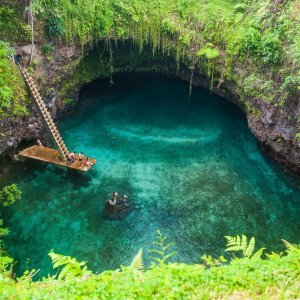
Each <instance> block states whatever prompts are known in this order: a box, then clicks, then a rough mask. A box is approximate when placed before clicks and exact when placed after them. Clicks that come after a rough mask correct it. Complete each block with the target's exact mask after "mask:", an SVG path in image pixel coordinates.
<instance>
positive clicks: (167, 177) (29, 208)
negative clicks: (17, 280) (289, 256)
mask: <svg viewBox="0 0 300 300" xmlns="http://www.w3.org/2000/svg"><path fill="white" fill-rule="evenodd" d="M81 98H82V99H81V101H80V104H79V106H78V108H77V109H76V111H75V112H74V113H72V115H70V116H68V117H66V118H64V119H63V120H62V121H61V122H59V123H58V126H59V128H60V130H61V132H62V135H63V137H64V139H65V141H66V144H67V145H68V147H69V148H70V149H74V150H76V151H77V152H79V151H83V152H84V154H85V155H88V156H92V157H94V158H96V159H97V164H96V165H95V167H94V168H93V169H92V170H91V171H90V172H89V173H88V174H79V173H76V172H72V171H68V170H66V169H64V168H61V167H57V166H52V165H47V164H44V163H40V162H35V161H31V160H27V161H25V162H17V163H14V164H13V166H12V168H11V170H10V172H9V173H8V174H6V175H5V179H3V178H2V184H5V183H12V182H16V183H18V185H19V186H20V188H21V190H22V193H23V197H22V200H20V201H18V202H17V203H15V204H14V205H13V206H11V207H9V208H6V209H5V211H4V219H5V224H6V225H7V226H8V227H9V228H10V229H11V234H10V235H9V237H8V238H7V239H6V245H7V248H8V250H9V253H10V254H11V256H12V257H14V258H15V259H16V260H17V261H19V263H18V265H17V267H16V268H17V269H16V270H18V271H19V272H20V271H22V270H24V269H25V268H26V267H29V268H36V269H38V268H41V271H40V275H44V274H47V273H48V272H50V273H51V272H53V271H52V267H51V262H50V259H49V257H48V256H47V253H48V252H49V251H50V250H51V249H54V250H55V251H56V252H58V253H62V254H64V255H71V256H75V257H76V258H77V259H78V260H84V261H87V262H88V266H89V267H90V268H91V269H92V270H94V271H102V270H104V269H108V268H117V267H119V266H120V265H121V264H128V263H129V262H130V261H131V260H132V258H133V257H134V256H135V254H136V253H137V251H138V249H139V248H143V250H144V253H145V258H146V262H148V260H147V257H148V253H147V251H148V250H149V249H150V248H151V247H152V244H151V243H152V241H153V240H154V239H155V234H156V230H157V229H160V230H161V232H162V233H163V234H165V235H166V236H167V237H168V240H169V241H170V242H174V243H175V247H174V249H173V250H175V251H177V252H178V254H177V256H174V257H173V260H175V261H180V262H187V263H196V262H200V257H201V256H202V255H203V254H205V253H208V254H212V255H220V254H223V249H224V248H225V244H226V243H225V239H224V235H236V234H242V233H244V234H246V235H248V236H249V237H250V236H255V237H256V240H257V243H258V245H259V246H262V245H264V246H266V247H267V248H268V249H272V250H278V249H281V248H282V246H281V241H280V239H281V238H284V239H286V240H288V241H291V242H299V212H300V205H299V201H300V178H299V177H296V176H293V175H291V174H288V173H286V172H285V171H284V170H283V169H282V168H281V167H280V166H279V165H277V164H276V163H275V162H273V161H272V160H271V159H269V158H267V157H266V156H265V155H264V154H262V153H261V151H260V150H259V146H258V144H257V142H256V141H255V139H254V137H253V136H252V134H251V133H250V131H249V129H248V127H247V121H246V117H245V115H244V114H243V113H242V112H241V111H240V110H239V109H238V108H236V107H235V106H234V105H233V104H231V103H229V102H228V101H226V100H225V99H222V98H220V97H217V96H214V95H212V94H210V93H209V91H206V90H204V89H202V88H193V94H192V97H191V99H190V101H189V99H188V83H186V82H183V81H180V80H177V79H173V78H152V77H142V78H138V77H136V76H133V77H132V78H130V76H127V77H125V76H124V77H120V78H117V79H115V85H114V86H112V87H111V89H109V88H108V85H107V82H104V81H96V82H95V83H94V84H93V85H90V86H89V87H86V88H85V90H84V91H83V93H82V96H81ZM113 191H118V192H124V193H126V194H127V195H128V196H129V199H130V200H131V201H133V202H134V203H135V205H136V208H135V209H134V210H133V211H132V213H131V214H129V215H128V216H126V217H125V218H124V219H122V220H119V221H111V220H107V219H105V218H104V217H103V214H102V210H103V207H104V204H105V202H106V200H107V199H108V195H109V194H110V193H112V192H113Z"/></svg>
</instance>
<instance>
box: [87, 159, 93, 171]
mask: <svg viewBox="0 0 300 300" xmlns="http://www.w3.org/2000/svg"><path fill="white" fill-rule="evenodd" d="M85 164H86V165H87V167H88V168H89V167H91V166H92V165H93V164H92V163H91V161H90V159H89V157H87V158H86V162H85Z"/></svg>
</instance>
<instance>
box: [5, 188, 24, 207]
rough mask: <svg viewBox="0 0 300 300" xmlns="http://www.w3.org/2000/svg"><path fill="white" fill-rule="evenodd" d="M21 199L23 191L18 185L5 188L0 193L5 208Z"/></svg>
mask: <svg viewBox="0 0 300 300" xmlns="http://www.w3.org/2000/svg"><path fill="white" fill-rule="evenodd" d="M20 199H21V191H20V190H19V188H18V186H17V185H16V184H12V185H8V186H5V187H4V188H3V189H2V190H1V191H0V202H1V204H2V205H3V206H8V205H11V204H13V203H14V202H15V201H16V200H20Z"/></svg>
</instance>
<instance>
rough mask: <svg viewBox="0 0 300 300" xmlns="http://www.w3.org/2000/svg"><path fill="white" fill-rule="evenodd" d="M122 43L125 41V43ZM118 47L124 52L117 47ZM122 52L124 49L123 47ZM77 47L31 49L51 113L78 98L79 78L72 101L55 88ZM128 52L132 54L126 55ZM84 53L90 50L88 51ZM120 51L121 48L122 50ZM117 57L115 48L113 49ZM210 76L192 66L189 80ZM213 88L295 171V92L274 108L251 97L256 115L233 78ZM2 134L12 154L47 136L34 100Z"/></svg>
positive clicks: (67, 75) (128, 67)
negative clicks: (48, 52) (50, 51)
mask: <svg viewBox="0 0 300 300" xmlns="http://www.w3.org/2000/svg"><path fill="white" fill-rule="evenodd" d="M126 47H127V46H126V45H125V48H126ZM16 49H17V51H18V52H19V53H22V55H23V57H24V61H25V63H26V62H27V61H28V60H29V56H30V46H23V47H17V46H16ZM119 51H124V48H123V49H120V50H119ZM125 52H126V50H125ZM80 53H81V51H80V49H78V48H76V47H66V46H63V45H57V46H56V50H55V53H54V55H53V57H52V59H51V60H48V59H47V58H45V57H44V56H43V55H42V54H41V49H40V47H38V46H37V47H36V49H35V51H34V61H35V65H36V66H35V70H34V72H33V73H32V74H33V76H34V78H35V80H36V82H37V84H38V86H39V88H40V91H41V93H42V95H43V97H44V100H45V101H46V103H47V106H48V108H49V110H50V112H51V114H52V116H53V117H54V118H55V119H57V118H61V117H63V116H64V115H65V114H66V113H67V112H68V111H69V110H72V109H73V108H74V106H75V105H76V102H77V100H78V95H79V91H80V89H81V87H82V85H83V83H82V82H77V83H75V84H74V81H72V82H73V84H72V86H71V89H69V92H68V95H67V96H68V97H69V98H71V99H73V101H72V102H71V103H69V104H68V105H65V104H64V103H63V99H62V98H63V97H64V96H66V95H61V94H60V91H61V89H62V86H63V84H64V83H66V82H68V81H69V80H71V79H72V77H73V74H74V71H75V69H76V68H77V66H78V63H79V62H80V61H81V60H82V58H83V57H84V56H82V55H81V54H80ZM129 53H131V54H129ZM85 55H89V52H88V51H87V52H86V54H85ZM123 55H124V53H123ZM126 55H127V56H128V57H127V58H124V56H122V57H121V59H119V60H118V59H116V60H114V65H113V72H122V71H124V72H126V71H134V72H138V71H143V72H147V71H150V72H151V71H153V70H154V69H155V70H156V72H160V73H162V74H166V75H172V76H178V77H180V78H181V79H183V80H187V81H190V78H191V71H190V69H189V68H188V67H186V66H185V65H181V66H180V68H179V71H178V68H177V64H176V63H175V61H173V60H172V59H170V58H167V59H166V58H164V57H162V56H153V55H152V52H151V51H150V54H149V55H144V57H143V58H142V59H140V60H137V61H136V62H135V63H134V62H133V60H132V49H131V50H130V51H127V54H125V56H126ZM134 55H139V54H138V52H137V53H135V54H134ZM114 56H116V57H118V52H116V53H114ZM101 76H107V73H105V72H103V73H102V74H101V70H100V71H98V74H95V75H94V77H95V78H96V77H101ZM210 84H211V83H210V81H209V80H208V79H207V77H206V76H205V75H204V74H202V73H201V72H200V71H199V70H197V69H195V70H194V75H193V85H195V86H202V87H205V88H210ZM212 91H213V92H214V93H216V94H218V95H220V96H222V97H225V98H226V99H228V100H229V101H232V102H234V103H235V104H236V105H238V106H239V107H240V108H241V109H242V110H244V111H245V113H246V115H247V120H248V125H249V128H250V130H251V131H252V133H253V134H254V135H255V137H256V138H257V139H258V141H260V142H261V143H262V145H263V150H265V151H266V152H268V153H269V154H270V155H272V156H273V157H274V158H275V159H276V160H277V161H279V162H280V163H282V164H284V165H285V166H286V167H287V168H290V169H292V170H293V171H295V172H299V173H300V142H296V141H295V140H294V139H293V138H294V136H295V132H296V130H297V124H296V121H295V118H291V116H292V115H295V114H299V115H300V101H299V98H298V97H297V96H295V97H292V98H290V99H288V100H287V104H286V105H285V106H284V107H280V108H275V107H274V106H272V105H270V104H268V103H266V102H265V101H263V100H254V99H250V101H251V103H252V105H253V106H254V107H255V108H256V109H257V110H259V111H260V112H261V114H260V115H259V116H257V115H255V114H252V113H251V112H250V111H249V110H247V108H246V107H245V105H244V102H243V101H241V100H240V96H239V92H238V89H237V86H236V84H235V82H233V81H227V80H226V79H224V80H222V81H221V82H220V83H219V84H218V85H217V86H214V87H213V88H212ZM0 127H1V134H2V137H1V139H0V154H2V155H5V154H10V155H12V154H13V153H15V151H16V149H17V147H18V146H19V145H20V143H21V142H22V141H32V142H33V143H34V142H35V141H36V139H43V138H45V135H46V132H47V130H46V128H45V124H44V122H43V120H42V118H41V117H40V115H39V113H38V112H37V109H36V108H35V105H33V106H32V107H31V110H30V115H29V117H26V118H23V119H10V120H5V121H2V122H0Z"/></svg>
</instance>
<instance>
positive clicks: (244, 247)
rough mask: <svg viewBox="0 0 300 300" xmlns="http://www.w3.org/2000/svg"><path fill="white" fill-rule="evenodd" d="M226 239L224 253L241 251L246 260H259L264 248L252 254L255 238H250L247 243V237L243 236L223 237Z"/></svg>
mask: <svg viewBox="0 0 300 300" xmlns="http://www.w3.org/2000/svg"><path fill="white" fill-rule="evenodd" d="M225 238H226V239H227V244H226V250H225V251H234V252H239V251H242V253H243V256H244V257H246V258H260V257H261V255H262V253H263V251H264V249H265V248H260V249H259V250H258V251H257V252H255V253H254V254H253V251H254V248H255V238H254V237H252V238H251V239H250V241H249V243H248V241H247V240H248V239H247V237H246V236H245V235H244V234H243V235H242V236H241V237H240V236H239V235H237V236H225Z"/></svg>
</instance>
